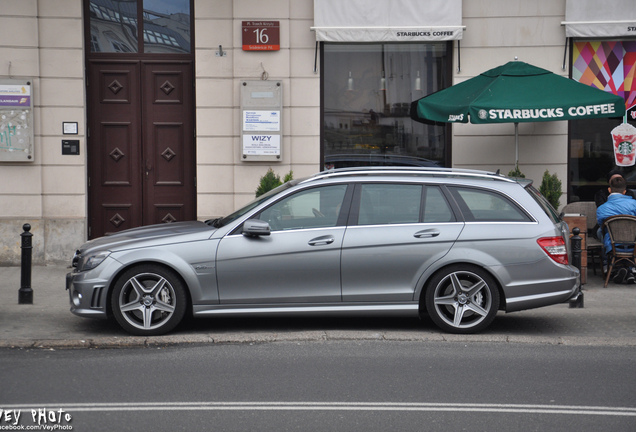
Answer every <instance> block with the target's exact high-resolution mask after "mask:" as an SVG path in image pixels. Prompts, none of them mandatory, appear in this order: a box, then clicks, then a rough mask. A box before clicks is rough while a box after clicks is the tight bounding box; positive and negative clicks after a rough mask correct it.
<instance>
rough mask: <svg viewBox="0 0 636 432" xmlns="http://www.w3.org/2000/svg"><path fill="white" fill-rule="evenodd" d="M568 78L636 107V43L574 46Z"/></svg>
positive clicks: (614, 42) (599, 43) (598, 42)
mask: <svg viewBox="0 0 636 432" xmlns="http://www.w3.org/2000/svg"><path fill="white" fill-rule="evenodd" d="M572 78H573V79H575V80H577V81H579V82H581V83H583V84H587V85H589V86H592V87H596V88H599V89H601V90H605V91H606V92H609V93H614V94H616V95H618V96H621V97H622V98H623V99H625V108H626V109H627V110H629V109H630V108H633V107H634V106H636V41H602V42H601V41H594V42H589V41H588V42H574V45H573V50H572Z"/></svg>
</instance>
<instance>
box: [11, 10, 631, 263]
mask: <svg viewBox="0 0 636 432" xmlns="http://www.w3.org/2000/svg"><path fill="white" fill-rule="evenodd" d="M385 3H386V2H378V1H365V0H355V1H351V2H334V1H331V0H261V1H256V0H234V1H232V0H183V1H171V2H169V1H163V0H119V1H117V0H23V1H19V2H18V1H13V0H0V5H2V16H0V24H1V26H0V34H1V35H2V37H1V38H0V52H1V53H2V59H3V60H2V61H0V86H2V87H0V94H4V93H2V91H7V92H10V91H11V89H14V88H15V89H18V90H20V91H22V92H26V93H24V94H28V99H29V102H30V104H31V105H30V106H29V107H26V108H25V107H17V106H16V107H13V106H9V105H7V106H1V105H0V117H2V115H3V113H4V114H7V116H8V117H6V118H5V117H2V119H3V120H2V121H1V122H0V128H2V129H0V138H1V140H0V239H1V244H2V246H1V247H0V264H17V263H19V260H20V233H21V232H22V227H23V224H25V223H29V224H30V225H31V227H32V228H31V232H32V233H33V234H34V237H33V241H34V252H33V253H34V255H33V259H34V262H35V263H46V262H64V261H67V260H69V259H70V257H71V256H72V254H73V252H74V250H75V249H76V248H77V247H78V246H79V245H80V244H82V243H83V242H84V241H86V240H87V239H90V238H94V237H97V236H99V235H103V234H108V233H111V232H116V231H119V230H122V229H126V228H130V227H134V226H140V225H145V224H149V223H162V222H174V221H179V220H186V219H199V220H205V219H209V218H213V217H218V216H222V215H227V214H229V213H231V212H232V211H233V210H235V209H236V208H237V207H239V206H241V205H242V204H245V203H246V202H248V201H250V200H251V199H252V198H254V191H255V190H256V188H257V186H258V183H259V179H260V178H261V177H262V176H263V175H264V174H265V173H266V172H267V170H268V169H269V168H272V169H273V170H274V172H276V173H277V174H279V175H280V176H281V178H282V177H283V176H284V175H285V174H286V173H288V172H290V171H292V172H293V176H294V177H295V178H299V177H304V176H308V175H311V174H313V173H315V172H317V171H319V170H321V169H325V168H330V167H341V166H356V165H358V166H361V165H393V164H396V165H417V166H452V167H459V168H474V169H484V170H492V171H496V170H498V169H499V170H500V171H501V172H502V173H508V172H509V171H511V170H512V169H514V161H515V145H514V127H513V125H512V124H499V125H472V124H453V125H448V126H426V125H420V124H415V123H414V122H412V121H411V120H410V119H409V117H408V104H409V103H410V102H411V101H413V100H416V99H418V98H420V97H423V96H425V95H426V94H430V93H432V92H434V91H437V90H440V89H442V88H445V87H448V86H450V85H453V84H456V83H459V82H462V81H464V80H466V79H469V78H471V77H473V76H476V75H479V74H480V73H481V72H483V71H486V70H488V69H491V68H494V67H496V66H499V65H501V64H504V63H507V62H508V61H512V60H514V59H519V60H522V61H524V62H527V63H530V64H533V65H535V66H539V67H541V68H544V69H547V70H549V71H551V72H554V73H557V74H559V75H563V76H566V77H572V78H573V79H577V80H579V81H581V82H586V83H588V84H590V85H595V86H598V87H602V88H604V89H605V90H606V91H615V92H617V94H618V93H620V92H622V93H620V94H622V95H623V96H624V97H625V99H626V101H628V103H632V104H633V103H634V101H633V93H631V92H632V86H633V85H636V84H632V80H633V79H634V68H633V67H632V66H633V64H634V59H633V56H634V55H636V46H634V44H635V43H636V42H635V41H636V24H635V23H636V16H630V14H631V15H634V11H633V9H634V8H630V7H629V6H630V2H629V1H623V0H616V1H610V2H609V3H607V2H605V3H601V2H599V1H592V0H585V1H571V0H538V1H535V2H527V1H519V0H464V1H461V0H449V1H432V2H414V1H408V0H401V1H394V2H392V3H389V4H390V5H392V6H390V7H393V8H395V7H398V6H399V7H403V8H404V11H402V13H401V14H397V13H395V11H393V12H391V13H387V12H386V11H384V12H382V11H381V10H380V9H379V6H378V5H380V4H385ZM418 3H420V4H421V3H425V4H426V7H427V8H428V10H426V11H423V10H422V8H423V6H422V5H419V6H418ZM341 4H345V5H346V4H349V6H351V5H353V6H355V8H351V7H349V8H347V7H346V6H340V5H341ZM601 4H602V5H604V6H600V5H601ZM341 7H342V9H338V8H341ZM605 14H607V16H606V15H605ZM388 16H390V17H392V19H393V20H396V19H397V21H398V22H390V23H389V24H387V23H386V22H385V20H386V19H387V17H388ZM396 17H398V18H396ZM400 17H402V18H400ZM409 17H411V18H409ZM590 17H591V18H590ZM411 20H413V21H414V22H418V23H419V22H421V21H425V24H423V25H419V27H418V26H417V25H412V24H413V23H412V22H410V21H411ZM427 20H428V21H427ZM589 22H597V24H594V25H589V24H588V25H587V28H588V29H587V30H585V29H583V30H581V29H580V28H579V27H580V26H581V25H583V24H581V23H589ZM598 23H601V24H598ZM603 23H611V24H614V26H617V27H619V28H620V29H619V30H612V29H609V30H608V29H606V27H607V26H608V25H609V24H607V25H606V24H603ZM376 24H377V25H376ZM577 26H579V27H577ZM360 27H363V28H364V29H363V31H352V29H357V30H359V29H360ZM376 27H389V28H393V27H395V28H398V29H399V28H401V30H400V31H401V32H402V33H403V35H402V36H403V37H407V39H402V40H393V39H390V38H389V39H386V36H383V35H377V34H375V33H376V30H377V28H376ZM583 27H585V25H583ZM590 27H591V28H592V30H591V31H593V32H592V33H590V30H589V28H590ZM601 27H602V28H603V31H605V33H598V31H600V30H599V28H601ZM610 27H611V26H610ZM264 29H265V31H263V30H264ZM629 29H631V30H629ZM586 31H587V32H586ZM594 31H597V33H594ZM618 32H623V33H621V34H617V33H618ZM246 33H249V36H250V37H251V38H248V39H246V38H245V34H246ZM274 35H276V36H277V39H278V43H277V44H276V43H275V42H276V38H275V37H274ZM270 37H272V39H271V40H270ZM254 38H256V40H255V41H254ZM246 40H247V41H248V42H246ZM246 43H247V44H248V46H247V47H246ZM254 43H255V44H256V45H258V46H257V47H256V48H254V46H252V48H251V49H250V47H249V44H254ZM268 44H269V45H270V46H269V47H264V45H268ZM610 52H613V53H615V56H614V57H611V56H608V53H610ZM599 64H600V65H601V66H598V65H599ZM603 65H605V68H604V67H603ZM630 65H632V66H630ZM619 69H620V73H619ZM607 70H610V71H611V72H607ZM621 74H622V75H621ZM619 75H620V76H619ZM600 81H602V82H600ZM616 83H618V87H616V88H614V87H615V84H616ZM613 86H614V87H613ZM630 98H631V99H630ZM270 99H271V101H270ZM629 101H631V102H629ZM270 102H271V104H270ZM20 110H22V111H20ZM14 111H15V113H17V114H19V115H22V114H21V113H23V112H24V113H26V114H24V117H25V120H24V123H19V122H18V123H16V121H13V122H11V121H10V119H9V117H10V115H14V114H12V112H14ZM272 113H274V114H272ZM275 113H278V114H275ZM17 114H16V115H17ZM250 115H255V116H256V117H249V116H250ZM272 115H274V116H275V118H274V117H271V116H272ZM250 118H251V119H256V120H254V122H251V120H250ZM629 121H630V122H632V123H633V122H635V121H636V119H631V120H629ZM620 122H621V120H620V119H615V120H602V121H601V120H598V121H595V122H592V123H589V122H582V123H580V124H576V123H577V122H564V121H556V122H542V123H522V124H521V125H520V126H519V168H520V170H521V171H522V172H523V173H524V174H525V175H526V177H528V178H532V179H535V180H536V181H537V182H540V180H541V177H542V176H543V173H544V172H545V171H546V170H548V171H549V172H550V173H556V174H557V175H558V177H559V178H560V179H562V180H563V189H564V190H563V192H564V195H563V196H562V198H561V204H562V205H563V204H565V203H566V202H568V200H569V201H572V200H577V199H582V200H590V199H591V198H590V197H589V196H588V195H589V194H590V191H591V190H593V189H595V188H598V187H601V186H602V185H603V181H604V176H605V173H606V171H608V170H609V169H611V168H612V166H613V164H612V159H611V157H612V156H611V154H612V153H611V148H612V147H611V146H612V144H611V137H610V131H611V129H612V128H613V127H615V126H616V125H618V124H619V123H620ZM16 124H17V125H18V126H20V129H17V126H16ZM5 128H6V129H5ZM19 134H21V135H19ZM29 134H30V135H29ZM25 136H29V137H31V136H32V138H28V139H26V138H25V139H26V141H25V142H27V144H20V143H19V142H18V140H19V139H20V138H22V137H25ZM249 140H251V141H249ZM254 140H256V141H258V142H257V143H256V144H255V143H254ZM259 140H260V141H259ZM25 146H26V147H25ZM29 146H30V147H29ZM631 170H632V168H627V169H626V174H631V172H632V171H631ZM630 181H631V180H630ZM633 182H636V175H635V176H634V179H633Z"/></svg>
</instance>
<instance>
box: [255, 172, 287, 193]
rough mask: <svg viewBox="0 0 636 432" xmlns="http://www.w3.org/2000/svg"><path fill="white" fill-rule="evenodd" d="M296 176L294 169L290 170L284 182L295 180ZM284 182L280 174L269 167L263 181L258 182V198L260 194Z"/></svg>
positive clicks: (262, 178)
mask: <svg viewBox="0 0 636 432" xmlns="http://www.w3.org/2000/svg"><path fill="white" fill-rule="evenodd" d="M293 178H294V172H293V171H289V172H288V173H287V174H286V175H285V177H284V180H283V181H284V182H285V183H287V182H288V181H290V180H293ZM282 184H283V182H282V181H281V180H280V176H279V175H278V174H276V173H274V170H273V169H271V168H270V169H268V170H267V172H266V173H265V175H264V176H263V177H261V181H260V182H259V184H258V188H256V197H257V198H258V197H259V196H261V195H263V194H264V193H267V192H269V191H271V190H272V189H275V188H277V187H278V186H280V185H282Z"/></svg>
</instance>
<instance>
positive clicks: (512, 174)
mask: <svg viewBox="0 0 636 432" xmlns="http://www.w3.org/2000/svg"><path fill="white" fill-rule="evenodd" d="M508 177H517V178H526V176H525V175H523V173H522V172H521V171H519V165H515V169H513V170H512V171H510V172H509V173H508Z"/></svg>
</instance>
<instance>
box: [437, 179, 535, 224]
mask: <svg viewBox="0 0 636 432" xmlns="http://www.w3.org/2000/svg"><path fill="white" fill-rule="evenodd" d="M448 189H449V190H450V191H451V193H452V194H453V197H454V198H455V201H457V204H458V205H459V208H460V210H461V212H462V213H463V214H464V218H465V220H466V221H467V222H529V221H531V219H530V217H529V216H528V215H527V214H526V213H525V212H524V211H523V210H521V209H520V208H519V207H518V206H517V205H516V204H515V203H513V202H512V201H511V200H509V199H508V198H507V197H505V196H504V195H501V194H499V193H496V192H492V191H488V190H484V189H477V188H462V187H449V188H448Z"/></svg>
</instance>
